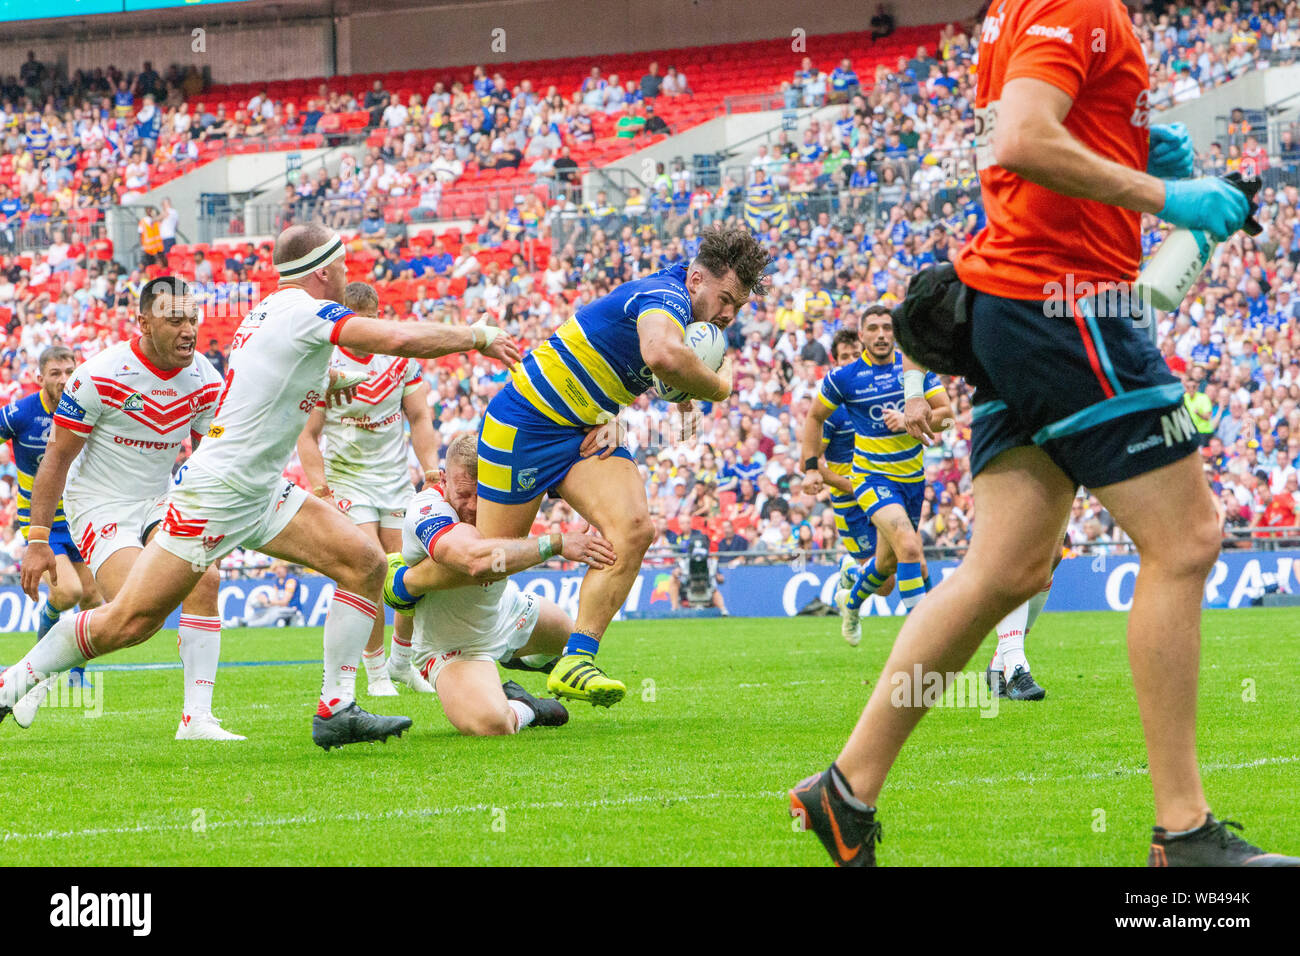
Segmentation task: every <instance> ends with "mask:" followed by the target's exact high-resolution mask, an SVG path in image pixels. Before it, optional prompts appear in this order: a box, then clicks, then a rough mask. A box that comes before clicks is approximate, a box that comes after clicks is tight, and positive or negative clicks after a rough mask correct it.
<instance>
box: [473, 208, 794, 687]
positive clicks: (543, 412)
mask: <svg viewBox="0 0 1300 956" xmlns="http://www.w3.org/2000/svg"><path fill="white" fill-rule="evenodd" d="M768 261H769V260H768V254H767V253H766V252H765V251H764V249H763V247H762V246H761V245H759V243H758V241H757V240H756V239H755V238H754V237H753V236H752V235H750V233H749V231H748V230H746V229H744V228H731V229H725V228H716V229H709V230H706V231H705V232H704V233H703V235H702V237H701V241H700V247H699V252H698V253H697V255H696V256H695V259H694V260H693V261H692V262H690V263H689V264H687V263H684V262H682V263H678V264H676V265H673V266H670V267H669V268H667V269H664V270H662V271H660V272H656V273H654V274H653V275H650V276H647V277H645V278H644V279H636V280H634V281H632V282H625V283H623V285H621V286H619V287H618V288H617V289H615V290H614V291H613V292H611V293H610V294H609V295H606V296H603V297H602V298H600V299H597V300H596V301H595V302H592V303H590V304H589V305H585V306H583V307H582V308H580V309H579V310H578V312H577V314H576V315H574V316H573V318H571V319H569V320H568V321H567V322H565V323H564V324H563V325H561V326H560V327H559V329H557V330H556V332H555V334H554V335H552V336H551V337H550V338H549V339H547V340H546V341H545V342H544V343H542V344H541V345H539V346H538V347H537V348H535V349H533V350H532V351H531V352H530V353H529V354H528V355H527V356H526V357H525V358H524V360H523V361H522V362H521V363H520V364H519V365H517V366H516V367H515V368H513V369H512V370H511V380H510V383H509V384H508V385H506V387H505V388H503V389H501V391H499V392H497V394H496V395H495V396H494V397H493V399H492V401H491V402H490V403H489V404H488V407H487V411H486V412H485V413H484V416H483V426H482V429H481V431H480V433H479V449H478V451H479V472H478V493H479V503H478V530H479V531H480V532H481V533H482V534H483V536H484V537H487V538H524V537H527V536H528V534H529V531H530V530H531V529H532V525H533V521H534V520H535V519H536V517H537V508H538V505H539V504H540V503H541V500H542V497H543V496H544V495H545V494H546V493H547V492H548V491H549V490H551V489H555V490H556V491H558V493H559V495H560V497H561V498H563V499H564V500H565V501H567V502H568V503H569V504H570V505H571V506H572V507H573V509H574V510H575V511H576V512H578V513H579V514H580V515H582V516H583V518H585V519H586V520H588V521H590V522H591V523H592V525H594V526H595V527H596V528H598V529H599V530H600V533H601V534H602V535H604V536H605V537H606V538H607V539H608V540H609V542H610V544H612V545H613V547H614V551H615V553H616V554H617V555H618V558H617V560H616V561H615V562H614V564H613V565H611V566H609V567H601V568H596V567H593V568H591V569H590V570H588V571H587V573H586V575H585V576H584V577H583V579H582V590H581V592H580V593H579V596H578V619H577V622H576V624H575V626H574V630H573V633H572V635H571V636H570V638H569V641H568V642H567V643H566V644H565V646H564V654H563V656H562V657H561V658H560V660H559V661H558V662H557V663H556V665H555V669H554V670H552V671H551V673H550V675H549V677H548V678H547V685H546V687H547V690H548V691H549V692H551V693H553V694H555V695H557V696H559V697H565V698H569V699H571V700H583V701H589V702H591V703H592V704H598V705H601V706H604V707H608V706H611V705H612V704H616V703H618V702H619V701H620V700H622V699H623V695H624V694H625V693H626V692H627V688H626V687H625V686H624V685H623V684H622V682H620V681H617V680H614V679H613V678H610V677H608V676H607V675H606V674H605V673H604V672H603V671H602V670H601V669H600V668H599V667H597V666H596V664H595V657H596V652H597V650H599V648H600V640H601V637H602V636H603V635H604V633H605V629H606V628H607V627H609V622H610V621H611V620H613V618H614V615H615V614H616V613H617V612H618V609H619V608H620V607H622V605H623V602H624V601H625V600H627V596H628V592H629V591H630V590H631V588H632V583H633V582H634V581H635V580H636V576H637V574H638V573H639V572H640V570H641V559H642V558H643V557H644V556H645V552H646V549H647V548H648V547H649V546H650V543H651V542H652V541H653V540H654V534H655V530H654V525H653V524H652V523H651V521H650V506H649V504H648V503H647V501H646V492H645V482H644V481H642V480H641V475H640V472H639V471H638V470H637V466H636V464H635V463H634V462H633V461H632V456H631V455H630V454H629V453H628V452H627V450H626V449H624V448H621V447H618V448H615V447H614V446H615V445H617V442H618V439H617V437H616V436H617V421H616V419H617V416H618V413H619V410H620V409H621V408H623V407H624V406H626V405H630V404H631V403H632V402H633V401H635V400H636V397H637V396H638V395H640V394H641V393H643V392H645V391H648V390H649V389H650V388H652V387H653V386H654V377H655V376H658V378H659V379H660V381H662V382H663V383H664V384H665V385H667V386H669V387H671V388H676V389H680V390H681V391H683V392H685V393H686V394H687V395H691V396H693V397H695V398H699V399H702V400H705V401H714V402H720V401H725V400H726V398H727V397H728V396H729V395H730V394H731V387H732V381H731V379H732V371H731V358H730V356H728V357H727V358H726V359H724V361H723V364H722V367H721V368H720V369H719V370H718V371H717V372H715V371H713V370H712V369H711V368H709V367H708V366H707V365H705V364H704V363H703V362H702V361H700V359H699V356H697V355H696V354H695V352H694V351H692V350H691V349H690V348H689V347H688V346H687V345H686V341H685V334H686V326H687V325H688V324H689V323H691V322H711V323H713V324H714V325H716V326H717V327H718V328H723V329H725V328H726V327H727V326H728V325H730V324H731V322H732V320H734V319H735V317H736V314H737V313H738V312H739V311H740V309H741V308H742V307H743V306H744V305H745V303H746V302H748V301H749V298H750V296H751V295H755V294H759V295H761V294H762V293H763V292H764V287H763V282H764V271H765V270H766V269H767V265H768ZM593 426H607V427H593ZM597 452H600V453H599V454H597Z"/></svg>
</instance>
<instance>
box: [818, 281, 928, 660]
mask: <svg viewBox="0 0 1300 956" xmlns="http://www.w3.org/2000/svg"><path fill="white" fill-rule="evenodd" d="M860 335H861V338H862V341H863V342H864V343H865V345H866V349H865V351H864V352H863V353H862V356H861V357H860V358H859V359H858V360H857V361H855V362H851V363H849V364H848V365H842V366H840V367H838V368H836V369H834V370H832V371H831V372H830V373H829V374H828V375H827V376H826V377H825V378H824V379H822V386H821V389H820V390H819V391H818V392H817V397H818V398H819V399H820V401H818V402H815V403H814V404H813V406H812V408H811V409H809V411H808V417H807V418H806V419H805V420H804V428H803V434H802V441H801V446H802V449H803V451H802V455H803V459H804V490H805V491H806V492H807V493H808V494H811V495H815V494H818V493H819V492H820V491H821V489H822V484H823V479H822V474H821V471H820V469H819V467H818V466H819V462H818V454H819V452H820V450H821V437H822V429H823V427H824V425H825V423H826V422H827V421H828V420H829V419H830V417H831V415H832V414H833V413H834V412H835V410H836V409H838V408H841V407H842V408H844V409H846V410H847V413H848V417H849V421H850V422H851V423H852V425H853V431H854V448H853V470H852V473H851V476H850V477H851V481H852V485H853V495H854V497H855V498H856V500H857V506H858V508H859V509H860V510H861V512H862V513H863V514H865V515H866V517H867V518H868V519H869V520H870V522H871V525H872V531H871V532H869V537H868V546H869V547H870V548H871V549H872V550H874V552H875V556H874V557H872V558H870V559H869V560H868V561H867V562H866V564H864V565H863V566H862V568H861V570H860V571H858V574H857V579H856V580H855V581H854V582H853V583H852V586H851V587H842V588H840V589H839V590H838V591H837V592H836V595H835V603H836V604H837V605H838V606H839V607H840V609H841V614H842V615H843V618H844V620H843V622H842V625H841V627H842V630H843V632H844V634H845V638H846V639H847V640H848V641H849V643H850V644H854V643H856V642H857V640H860V639H861V635H862V624H861V621H860V620H859V614H860V609H861V607H862V604H863V602H864V601H866V599H867V598H869V597H870V596H871V595H873V594H875V593H877V592H878V591H880V590H881V588H882V587H884V585H885V582H886V581H887V580H888V579H889V576H890V575H891V574H897V577H898V593H899V595H900V596H901V597H902V599H903V605H904V607H906V608H907V609H908V610H911V609H912V608H914V607H915V606H916V605H917V603H918V602H919V601H920V600H921V597H922V596H923V595H924V594H925V591H926V571H925V567H924V563H925V556H924V554H923V553H922V551H921V536H920V534H919V533H918V532H917V530H916V529H917V525H918V524H919V523H920V520H921V505H922V503H923V502H924V501H925V467H924V464H923V462H922V448H921V443H920V442H919V441H918V440H917V439H915V438H913V437H912V436H911V435H909V434H908V433H907V431H906V430H905V429H904V428H903V413H902V400H903V355H902V353H901V352H899V351H898V350H897V349H896V348H895V347H894V320H893V317H892V315H891V313H890V311H889V309H888V307H886V306H883V305H873V306H871V307H870V308H868V309H867V310H866V312H865V313H864V314H863V316H862V331H861V333H860ZM924 395H925V400H926V401H927V402H928V403H929V405H930V421H931V422H932V424H933V425H934V427H935V428H939V429H943V428H947V427H948V425H950V424H951V423H952V407H951V406H950V405H949V403H948V393H947V392H946V391H944V388H943V384H942V383H941V382H940V381H939V377H938V376H937V375H935V374H933V373H929V374H928V375H927V377H926V381H925V391H924ZM877 533H878V535H879V537H878V539H877ZM877 540H878V541H879V544H878V545H877ZM842 583H847V582H842Z"/></svg>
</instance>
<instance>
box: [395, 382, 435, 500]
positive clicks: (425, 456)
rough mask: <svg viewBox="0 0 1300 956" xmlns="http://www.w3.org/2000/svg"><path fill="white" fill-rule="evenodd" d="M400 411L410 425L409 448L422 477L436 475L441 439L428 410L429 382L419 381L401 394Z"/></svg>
mask: <svg viewBox="0 0 1300 956" xmlns="http://www.w3.org/2000/svg"><path fill="white" fill-rule="evenodd" d="M402 412H403V413H404V414H405V415H406V421H407V423H408V424H410V426H411V448H412V449H413V450H414V451H415V458H416V461H418V462H419V463H420V469H421V470H422V471H423V472H424V477H425V478H426V479H428V478H429V476H430V475H433V476H435V477H436V476H437V473H438V447H439V445H440V444H441V441H440V439H439V437H438V432H437V430H436V429H435V428H434V427H433V414H432V412H430V410H429V383H428V382H423V381H422V382H420V384H418V385H417V386H416V387H415V388H414V389H412V391H411V392H410V393H409V394H407V395H403V396H402Z"/></svg>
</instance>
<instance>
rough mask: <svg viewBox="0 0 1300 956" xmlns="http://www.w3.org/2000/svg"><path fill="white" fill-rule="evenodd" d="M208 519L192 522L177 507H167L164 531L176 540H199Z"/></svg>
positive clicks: (163, 524)
mask: <svg viewBox="0 0 1300 956" xmlns="http://www.w3.org/2000/svg"><path fill="white" fill-rule="evenodd" d="M207 524H208V521H207V519H206V518H203V519H201V520H191V519H189V518H185V517H183V516H182V515H181V513H180V512H179V511H177V510H176V506H175V505H168V506H167V517H165V518H163V523H162V529H163V530H164V531H166V532H167V533H168V534H170V535H172V536H173V537H176V538H197V537H199V536H200V535H202V534H203V529H204V528H205V527H207Z"/></svg>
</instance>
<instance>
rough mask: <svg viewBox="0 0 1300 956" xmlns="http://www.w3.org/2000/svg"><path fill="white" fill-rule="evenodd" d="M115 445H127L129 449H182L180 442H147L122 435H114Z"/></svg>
mask: <svg viewBox="0 0 1300 956" xmlns="http://www.w3.org/2000/svg"><path fill="white" fill-rule="evenodd" d="M113 443H114V444H117V445H125V446H126V447H127V448H150V449H158V450H165V449H168V448H179V447H181V443H180V442H178V441H146V440H145V439H143V438H124V437H122V436H121V435H114V436H113Z"/></svg>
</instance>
